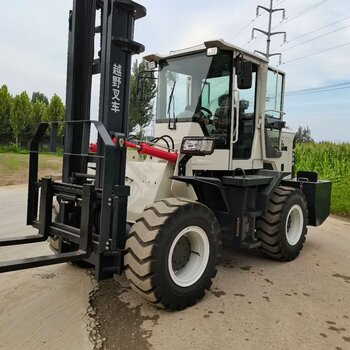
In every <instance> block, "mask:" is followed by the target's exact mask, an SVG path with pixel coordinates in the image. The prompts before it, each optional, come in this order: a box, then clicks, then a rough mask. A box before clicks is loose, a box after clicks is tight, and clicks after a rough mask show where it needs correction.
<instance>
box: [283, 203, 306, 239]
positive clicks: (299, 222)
mask: <svg viewBox="0 0 350 350" xmlns="http://www.w3.org/2000/svg"><path fill="white" fill-rule="evenodd" d="M303 227H304V215H303V210H302V209H301V207H300V205H298V204H295V205H293V206H292V207H291V208H290V210H289V212H288V215H287V220H286V236H287V241H288V243H289V244H290V245H296V244H297V243H298V242H299V239H300V237H301V235H302V233H303Z"/></svg>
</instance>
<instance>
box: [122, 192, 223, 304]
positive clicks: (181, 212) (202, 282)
mask: <svg viewBox="0 0 350 350" xmlns="http://www.w3.org/2000/svg"><path fill="white" fill-rule="evenodd" d="M220 248H221V239H220V226H219V223H218V221H217V219H216V217H215V215H214V214H213V212H212V211H211V210H210V209H209V208H208V207H206V206H205V205H203V204H201V203H196V202H192V201H188V200H186V199H180V198H168V199H164V200H161V201H158V202H155V203H153V204H152V205H151V206H150V207H148V208H146V210H145V211H144V213H143V214H142V215H141V217H140V218H139V219H138V220H137V221H136V223H135V224H134V225H133V226H132V228H131V230H130V234H129V237H128V239H127V242H126V252H127V254H126V255H125V258H124V264H125V267H126V270H125V274H126V277H127V279H128V280H129V282H130V285H131V287H132V288H133V289H134V290H135V291H136V292H137V293H138V294H140V295H141V296H142V297H144V298H145V299H146V300H148V301H150V302H152V303H157V304H161V305H162V306H163V307H165V308H167V309H171V310H182V309H185V308H186V307H188V306H191V305H194V304H195V303H196V302H197V301H198V300H200V299H201V298H202V297H203V296H204V294H205V290H206V289H209V288H210V286H211V283H212V278H213V277H215V275H216V263H217V258H218V256H219V251H220Z"/></svg>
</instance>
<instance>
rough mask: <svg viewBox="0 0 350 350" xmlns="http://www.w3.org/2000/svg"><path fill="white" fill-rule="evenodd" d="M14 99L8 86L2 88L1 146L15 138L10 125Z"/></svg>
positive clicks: (0, 89) (0, 96)
mask: <svg viewBox="0 0 350 350" xmlns="http://www.w3.org/2000/svg"><path fill="white" fill-rule="evenodd" d="M12 103H13V98H12V96H11V95H10V93H9V91H8V89H7V86H6V85H3V86H2V87H1V88H0V144H7V143H8V142H10V141H11V139H12V137H13V132H12V128H11V123H10V115H11V108H12Z"/></svg>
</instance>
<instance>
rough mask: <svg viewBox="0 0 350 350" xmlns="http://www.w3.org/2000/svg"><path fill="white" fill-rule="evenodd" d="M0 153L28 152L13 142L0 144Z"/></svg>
mask: <svg viewBox="0 0 350 350" xmlns="http://www.w3.org/2000/svg"><path fill="white" fill-rule="evenodd" d="M0 153H18V154H27V153H29V152H28V150H27V149H25V148H22V147H18V146H16V145H14V144H11V145H7V146H0Z"/></svg>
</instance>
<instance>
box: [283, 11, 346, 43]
mask: <svg viewBox="0 0 350 350" xmlns="http://www.w3.org/2000/svg"><path fill="white" fill-rule="evenodd" d="M349 18H350V16H348V17H345V18H342V19H340V20H338V21H335V22H332V23H330V24H327V25H325V26H323V27H320V28H318V29H315V30H312V31H310V32H307V33H305V34H302V35H299V36H297V37H295V38H292V39H290V40H288V41H287V43H290V42H292V41H294V40H298V39H300V38H303V37H304V36H307V35H309V34H313V33H316V32H318V31H320V30H322V29H325V28H328V27H330V26H333V25H334V24H338V23H340V22H343V21H345V20H347V19H349Z"/></svg>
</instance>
